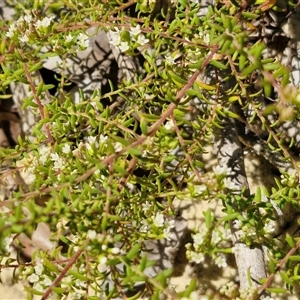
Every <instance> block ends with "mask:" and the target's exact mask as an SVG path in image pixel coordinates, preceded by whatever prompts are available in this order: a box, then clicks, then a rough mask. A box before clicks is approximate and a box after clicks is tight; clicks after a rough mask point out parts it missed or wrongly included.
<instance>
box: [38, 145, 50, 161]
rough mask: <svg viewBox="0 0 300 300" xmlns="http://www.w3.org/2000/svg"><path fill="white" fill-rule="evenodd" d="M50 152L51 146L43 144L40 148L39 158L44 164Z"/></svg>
mask: <svg viewBox="0 0 300 300" xmlns="http://www.w3.org/2000/svg"><path fill="white" fill-rule="evenodd" d="M50 153H51V148H50V147H48V146H42V147H41V148H40V151H39V154H40V158H39V160H40V162H41V163H42V164H44V163H45V162H46V161H47V159H48V157H49V155H50Z"/></svg>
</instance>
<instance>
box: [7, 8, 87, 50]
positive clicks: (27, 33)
mask: <svg viewBox="0 0 300 300" xmlns="http://www.w3.org/2000/svg"><path fill="white" fill-rule="evenodd" d="M53 20H54V16H50V17H44V18H42V19H37V18H36V16H33V15H32V13H31V11H25V15H24V16H21V17H20V18H19V19H18V20H16V21H15V22H14V23H12V24H11V25H10V26H9V28H8V31H7V32H6V34H5V35H6V36H7V37H8V38H17V39H18V40H19V42H21V43H26V44H36V43H37V42H38V41H39V39H38V37H37V36H41V34H44V33H47V32H48V31H49V28H50V26H51V23H53ZM51 43H52V45H53V50H54V51H55V50H58V49H61V48H62V46H65V48H66V49H69V50H71V52H75V53H76V52H78V51H81V50H85V49H86V48H87V47H89V43H90V42H89V37H88V36H87V35H86V34H85V33H79V34H78V33H76V32H75V33H73V34H72V33H68V35H67V36H65V37H64V38H63V39H54V40H51Z"/></svg>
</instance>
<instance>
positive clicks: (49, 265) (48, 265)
mask: <svg viewBox="0 0 300 300" xmlns="http://www.w3.org/2000/svg"><path fill="white" fill-rule="evenodd" d="M43 265H44V266H45V267H46V268H47V269H49V270H51V271H53V272H59V269H58V268H57V266H55V265H54V264H53V263H51V262H50V261H49V260H48V259H47V258H45V257H44V258H43Z"/></svg>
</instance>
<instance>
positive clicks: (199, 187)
mask: <svg viewBox="0 0 300 300" xmlns="http://www.w3.org/2000/svg"><path fill="white" fill-rule="evenodd" d="M194 189H195V193H196V194H199V195H201V194H203V193H204V192H205V191H206V190H207V187H206V186H205V185H204V184H201V185H195V186H194Z"/></svg>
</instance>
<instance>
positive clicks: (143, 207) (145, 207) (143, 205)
mask: <svg viewBox="0 0 300 300" xmlns="http://www.w3.org/2000/svg"><path fill="white" fill-rule="evenodd" d="M150 209H151V205H150V203H149V202H148V201H146V202H145V203H143V204H142V210H143V212H144V213H147V212H148V211H149V210H150Z"/></svg>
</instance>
